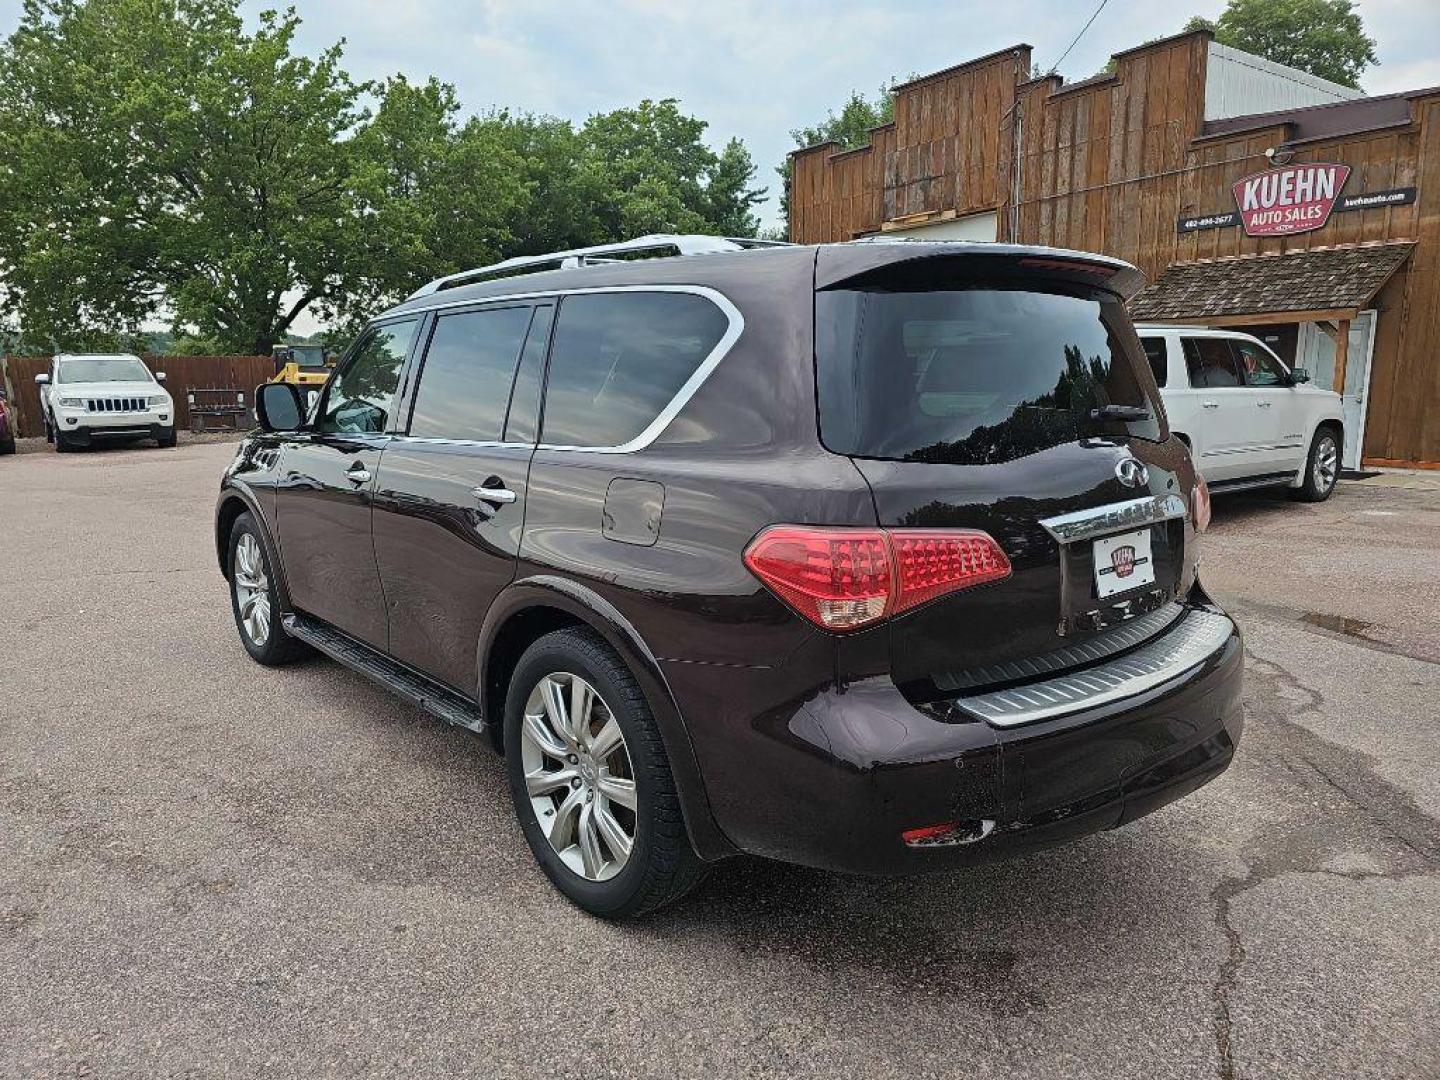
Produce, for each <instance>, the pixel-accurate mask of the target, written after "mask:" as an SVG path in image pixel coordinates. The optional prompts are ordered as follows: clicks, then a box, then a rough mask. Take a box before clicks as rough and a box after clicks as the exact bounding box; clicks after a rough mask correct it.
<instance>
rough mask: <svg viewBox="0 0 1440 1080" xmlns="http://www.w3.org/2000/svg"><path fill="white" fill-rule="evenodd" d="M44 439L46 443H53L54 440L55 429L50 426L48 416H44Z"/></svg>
mask: <svg viewBox="0 0 1440 1080" xmlns="http://www.w3.org/2000/svg"><path fill="white" fill-rule="evenodd" d="M45 441H46V442H48V443H53V442H54V441H55V429H54V428H52V427H51V426H50V419H49V417H46V419H45Z"/></svg>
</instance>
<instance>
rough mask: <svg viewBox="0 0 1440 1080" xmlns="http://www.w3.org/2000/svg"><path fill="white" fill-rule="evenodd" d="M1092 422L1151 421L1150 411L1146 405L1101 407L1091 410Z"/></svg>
mask: <svg viewBox="0 0 1440 1080" xmlns="http://www.w3.org/2000/svg"><path fill="white" fill-rule="evenodd" d="M1090 419H1091V420H1149V419H1152V417H1151V415H1150V410H1149V409H1147V408H1145V406H1144V405H1101V406H1100V407H1099V408H1098V409H1091V410H1090Z"/></svg>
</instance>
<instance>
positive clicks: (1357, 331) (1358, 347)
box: [1295, 311, 1375, 469]
mask: <svg viewBox="0 0 1440 1080" xmlns="http://www.w3.org/2000/svg"><path fill="white" fill-rule="evenodd" d="M1374 351H1375V312H1374V311H1362V312H1361V313H1360V316H1359V318H1357V319H1354V320H1352V321H1351V323H1350V341H1349V344H1348V346H1347V348H1346V354H1345V387H1344V389H1343V390H1342V389H1341V388H1340V387H1338V386H1336V385H1335V341H1334V339H1333V338H1331V336H1330V335H1329V334H1327V333H1325V331H1323V330H1321V329H1320V328H1319V327H1318V326H1316V325H1315V324H1314V323H1301V324H1300V339H1299V341H1298V343H1297V347H1296V350H1295V357H1296V364H1295V366H1296V367H1302V368H1304V369H1305V370H1307V371H1308V372H1310V378H1311V380H1312V382H1313V383H1314V385H1316V386H1318V387H1320V388H1321V389H1322V390H1335V391H1337V392H1339V393H1340V395H1341V401H1342V404H1343V406H1344V417H1345V448H1344V452H1343V453H1342V455H1341V463H1342V464H1343V465H1344V466H1345V468H1347V469H1358V468H1359V467H1360V448H1361V446H1362V445H1363V442H1364V439H1365V401H1366V399H1367V398H1368V397H1369V396H1370V361H1371V359H1372V355H1373V353H1374Z"/></svg>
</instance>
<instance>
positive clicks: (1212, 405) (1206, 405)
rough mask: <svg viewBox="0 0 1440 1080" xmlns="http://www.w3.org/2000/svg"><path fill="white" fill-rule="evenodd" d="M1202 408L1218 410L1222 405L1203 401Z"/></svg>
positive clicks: (1216, 402)
mask: <svg viewBox="0 0 1440 1080" xmlns="http://www.w3.org/2000/svg"><path fill="white" fill-rule="evenodd" d="M1200 407H1201V408H1202V409H1218V408H1219V407H1220V403H1219V402H1218V401H1202V402H1201V403H1200Z"/></svg>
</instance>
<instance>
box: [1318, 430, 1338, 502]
mask: <svg viewBox="0 0 1440 1080" xmlns="http://www.w3.org/2000/svg"><path fill="white" fill-rule="evenodd" d="M1339 475H1340V452H1339V450H1337V449H1336V447H1335V440H1334V438H1332V437H1331V436H1329V435H1322V436H1320V442H1319V444H1318V445H1317V446H1316V447H1315V488H1316V490H1318V491H1329V490H1330V489H1331V488H1332V487H1334V486H1335V478H1336V477H1337V476H1339Z"/></svg>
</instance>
